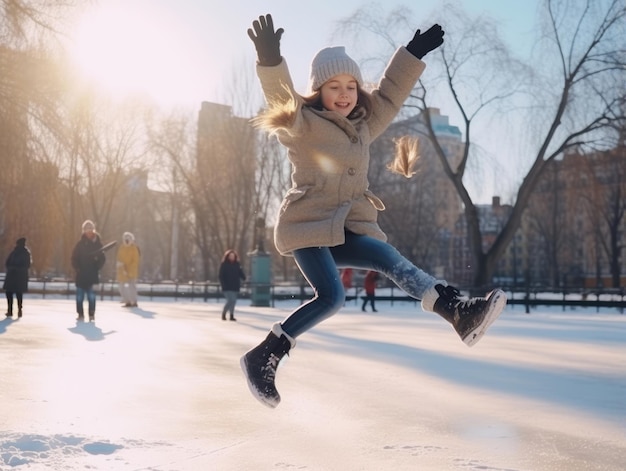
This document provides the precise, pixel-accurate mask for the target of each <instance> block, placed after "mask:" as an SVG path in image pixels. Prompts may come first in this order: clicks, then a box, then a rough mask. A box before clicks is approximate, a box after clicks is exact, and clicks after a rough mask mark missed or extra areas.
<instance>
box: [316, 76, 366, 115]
mask: <svg viewBox="0 0 626 471" xmlns="http://www.w3.org/2000/svg"><path fill="white" fill-rule="evenodd" d="M320 93H321V98H322V105H323V106H324V108H326V109H327V110H329V111H336V112H337V113H339V114H340V115H342V116H344V117H347V116H348V115H349V114H350V113H352V110H354V108H355V107H356V105H357V100H358V89H357V82H356V80H355V78H354V77H353V76H352V75H348V74H341V75H335V76H334V77H333V78H331V79H330V80H328V81H327V82H326V83H324V85H322V87H321V88H320Z"/></svg>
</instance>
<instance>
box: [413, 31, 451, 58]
mask: <svg viewBox="0 0 626 471" xmlns="http://www.w3.org/2000/svg"><path fill="white" fill-rule="evenodd" d="M443 35H444V32H443V30H442V29H441V26H439V25H433V26H431V27H430V29H429V30H428V31H426V32H425V33H424V34H420V30H419V29H418V30H417V31H416V32H415V36H413V39H411V42H410V43H409V44H407V46H406V48H407V49H408V51H409V52H410V53H411V54H413V55H414V56H415V57H417V58H418V59H421V58H422V57H424V56H425V55H426V54H428V53H429V52H430V51H432V50H433V49H437V48H438V47H439V46H441V45H442V44H443Z"/></svg>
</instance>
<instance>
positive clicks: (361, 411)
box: [0, 295, 626, 471]
mask: <svg viewBox="0 0 626 471" xmlns="http://www.w3.org/2000/svg"><path fill="white" fill-rule="evenodd" d="M24 305H25V308H24V311H25V312H24V317H23V318H22V319H20V320H16V319H13V320H9V319H4V318H2V319H0V358H1V360H2V362H1V363H0V378H1V388H0V469H2V470H22V469H24V470H26V469H28V470H71V471H74V470H106V471H115V470H132V471H139V470H152V471H205V470H245V471H264V470H307V471H312V470H322V471H328V470H331V471H334V470H341V471H344V470H348V471H349V470H435V471H439V470H489V471H495V470H499V471H542V470H546V471H548V470H549V471H579V470H598V471H600V470H601V471H613V470H615V471H617V470H623V469H625V468H626V315H624V314H620V313H619V312H617V311H614V310H604V311H602V312H600V313H596V312H595V309H593V310H587V311H585V310H582V309H578V310H569V309H568V310H566V311H563V310H562V309H561V308H558V309H557V308H555V309H553V310H550V309H541V310H538V311H533V312H532V313H531V314H530V315H527V314H525V313H524V311H523V308H522V307H516V308H514V307H508V308H507V310H506V312H505V313H504V314H503V315H502V317H501V318H500V320H499V321H498V322H497V323H496V324H494V326H493V327H492V328H491V330H490V332H489V333H488V334H487V335H486V336H485V337H484V338H483V340H482V341H481V342H480V343H479V344H478V345H476V346H475V347H473V348H471V349H470V348H468V347H466V346H465V345H464V344H463V343H462V342H461V341H460V340H459V339H458V337H457V336H456V334H455V333H454V332H453V331H452V328H451V327H450V326H449V325H447V324H446V323H445V322H444V321H443V320H441V319H439V318H438V317H436V316H434V315H432V314H425V313H422V312H421V310H420V308H419V307H418V306H416V305H415V304H414V303H409V302H407V303H398V302H396V303H394V305H393V306H391V305H390V303H384V302H380V303H378V304H377V307H378V309H379V312H378V313H377V314H373V313H363V312H361V311H360V307H359V306H357V305H356V304H355V303H354V302H352V303H349V304H348V305H347V306H346V307H345V308H344V309H343V310H342V311H341V312H340V313H339V314H338V315H336V316H334V317H333V318H331V319H329V320H327V321H326V322H324V323H323V324H321V325H319V326H317V327H316V328H315V329H313V330H312V331H310V332H308V333H306V334H304V335H303V336H301V337H300V338H299V339H298V345H297V347H296V348H295V349H294V350H293V351H292V355H291V357H289V358H288V359H287V361H285V362H284V363H283V364H282V365H281V368H280V370H279V372H278V378H277V384H278V389H279V391H280V393H281V395H282V398H283V401H282V403H281V404H280V406H279V407H278V408H277V409H274V410H272V409H268V408H266V407H264V406H262V405H261V404H260V403H258V402H257V401H256V400H255V399H253V398H252V396H251V395H250V393H249V391H248V389H247V386H246V384H245V381H244V379H243V375H242V373H241V371H240V368H239V357H240V356H241V355H242V354H243V353H244V352H245V351H246V350H247V349H248V348H250V347H252V346H254V345H256V344H257V343H258V342H259V341H261V340H262V339H263V338H264V337H265V335H266V333H267V331H268V330H269V328H270V327H271V325H272V324H273V323H274V322H276V321H279V320H281V319H282V318H283V317H284V316H285V315H287V314H288V313H289V312H290V310H291V309H292V308H293V307H294V306H295V304H294V303H293V302H280V303H278V304H277V307H276V308H261V307H251V306H249V301H240V302H239V305H238V310H237V318H238V322H223V321H221V320H220V309H221V304H220V303H216V302H215V301H210V302H208V303H203V302H200V301H195V302H181V301H178V302H173V301H171V300H170V301H168V300H163V301H147V300H143V302H142V301H141V300H140V305H139V308H134V309H128V308H123V307H120V304H119V303H118V302H116V301H111V300H105V301H99V302H98V307H97V315H96V322H95V324H89V323H86V324H82V325H77V324H76V322H75V320H74V318H75V314H74V303H73V301H72V300H71V299H67V298H58V299H41V297H39V298H35V296H33V295H27V296H26V299H25V301H24ZM2 312H3V311H2Z"/></svg>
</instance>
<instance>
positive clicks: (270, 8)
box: [78, 0, 539, 106]
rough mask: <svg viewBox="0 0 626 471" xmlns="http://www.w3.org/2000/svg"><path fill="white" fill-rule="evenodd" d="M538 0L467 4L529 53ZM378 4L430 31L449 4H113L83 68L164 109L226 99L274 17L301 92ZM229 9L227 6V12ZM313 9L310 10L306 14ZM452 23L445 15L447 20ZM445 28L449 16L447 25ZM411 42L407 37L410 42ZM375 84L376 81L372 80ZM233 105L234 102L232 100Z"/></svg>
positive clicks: (150, 0)
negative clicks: (330, 51) (255, 25)
mask: <svg viewBox="0 0 626 471" xmlns="http://www.w3.org/2000/svg"><path fill="white" fill-rule="evenodd" d="M538 1H539V0H528V1H524V2H520V1H517V0H462V1H461V5H462V6H463V7H464V8H465V9H466V10H467V11H468V12H470V13H471V14H486V15H489V16H491V17H493V18H494V19H495V20H496V21H497V22H498V23H499V24H500V25H501V31H502V33H503V35H504V38H505V40H506V41H507V42H508V43H509V44H510V45H511V46H514V47H515V48H516V49H517V50H519V52H520V54H528V52H529V47H530V45H531V44H532V37H530V30H531V28H532V26H533V23H534V19H535V11H536V8H537V3H538ZM376 3H378V5H379V6H381V8H382V9H383V10H384V11H385V12H389V11H391V10H392V9H393V8H394V7H397V6H408V7H409V8H410V9H411V10H412V11H413V12H414V17H415V18H418V20H416V24H415V28H416V29H417V28H422V29H423V28H425V27H428V26H430V25H431V24H432V23H433V22H434V20H433V18H435V17H436V16H439V15H440V14H441V12H440V11H439V10H437V8H441V5H442V2H441V1H438V0H421V1H419V2H410V1H406V0H404V1H402V0H393V1H385V2H363V1H358V0H341V1H337V0H320V1H317V2H315V3H312V4H309V5H307V7H306V10H304V8H303V5H302V4H301V3H299V2H293V1H292V0H274V1H271V2H259V1H258V0H243V1H235V2H232V4H227V3H226V2H222V1H220V2H217V1H215V0H212V1H206V0H107V1H106V2H104V1H101V2H100V6H99V7H98V6H96V7H94V8H95V9H96V10H95V15H92V17H91V20H89V21H88V22H87V26H86V27H85V28H84V29H83V32H82V33H81V34H80V35H78V37H79V38H80V40H79V41H78V42H79V44H80V45H79V46H78V47H79V48H81V49H82V50H81V52H79V55H80V56H81V57H82V58H81V59H79V61H80V62H81V64H82V67H83V69H88V70H89V71H90V73H91V75H98V76H99V78H98V81H99V82H101V83H102V84H103V85H105V86H106V87H109V88H113V89H115V91H116V92H118V93H126V92H128V91H129V89H130V90H132V91H137V90H138V89H140V90H143V91H146V92H147V93H148V94H149V95H152V96H153V97H154V96H155V95H156V98H157V99H158V100H159V101H161V102H162V103H164V104H172V103H184V104H186V105H191V106H193V105H194V104H195V103H198V106H199V103H200V102H201V101H205V100H208V101H217V102H223V101H224V90H228V85H227V83H226V82H227V81H229V80H231V79H232V76H233V71H236V70H239V69H240V68H241V67H246V66H247V67H250V68H252V67H253V64H254V60H255V57H256V56H255V50H254V45H253V44H252V42H251V41H250V39H249V38H248V36H247V34H246V30H247V29H248V28H249V27H250V25H251V23H252V21H253V20H254V19H256V18H258V16H259V15H262V14H266V13H271V14H272V16H273V17H274V22H275V25H276V26H277V27H283V28H284V29H285V34H284V35H283V39H282V43H281V46H282V53H283V56H285V58H286V59H287V61H288V64H289V66H290V70H291V73H292V76H293V79H294V82H295V84H296V87H298V88H299V90H300V91H302V92H304V87H305V86H306V81H307V74H308V67H309V63H310V60H311V58H312V57H313V55H314V54H315V53H316V52H317V51H318V50H319V49H321V48H322V47H325V46H329V45H331V44H333V45H336V44H339V42H338V40H334V39H333V38H332V33H333V32H335V31H336V27H337V23H338V21H340V20H341V19H344V18H346V17H348V16H350V15H351V14H353V13H354V11H355V10H356V9H358V8H360V7H362V6H366V5H372V4H376ZM225 5H228V7H226V6H225ZM303 10H304V11H306V13H304V12H303ZM444 18H445V17H444ZM440 22H441V23H443V24H442V26H443V27H444V29H445V19H444V20H443V21H440ZM410 39H411V33H407V38H406V42H408V41H409V40H410ZM368 79H369V80H371V81H376V80H377V77H366V80H368ZM225 104H229V103H225Z"/></svg>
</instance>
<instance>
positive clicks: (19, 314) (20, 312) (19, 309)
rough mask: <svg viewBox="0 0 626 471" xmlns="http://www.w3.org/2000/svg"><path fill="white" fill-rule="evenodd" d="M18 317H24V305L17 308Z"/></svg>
mask: <svg viewBox="0 0 626 471" xmlns="http://www.w3.org/2000/svg"><path fill="white" fill-rule="evenodd" d="M17 317H22V307H21V306H20V307H18V308H17Z"/></svg>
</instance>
